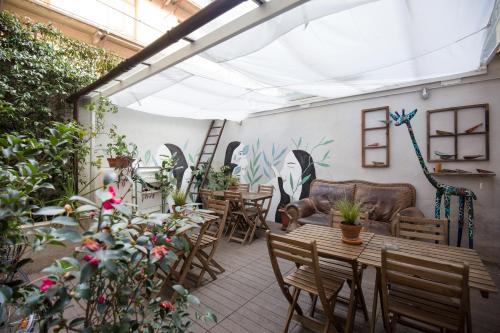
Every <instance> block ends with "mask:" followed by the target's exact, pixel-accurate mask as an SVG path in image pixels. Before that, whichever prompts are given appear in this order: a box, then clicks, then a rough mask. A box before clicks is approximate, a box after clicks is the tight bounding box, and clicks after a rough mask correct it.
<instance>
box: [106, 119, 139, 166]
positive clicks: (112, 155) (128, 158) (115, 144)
mask: <svg viewBox="0 0 500 333" xmlns="http://www.w3.org/2000/svg"><path fill="white" fill-rule="evenodd" d="M109 137H110V139H111V140H112V142H110V143H108V144H107V145H106V154H107V156H108V163H109V166H110V167H111V168H117V169H125V168H128V167H129V166H130V165H131V164H132V163H133V162H134V160H135V157H136V156H137V145H135V144H134V143H132V142H129V143H127V142H126V141H125V139H126V136H125V135H120V134H118V132H116V129H114V128H111V129H110V130H109Z"/></svg>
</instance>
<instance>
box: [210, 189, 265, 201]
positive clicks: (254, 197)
mask: <svg viewBox="0 0 500 333" xmlns="http://www.w3.org/2000/svg"><path fill="white" fill-rule="evenodd" d="M213 195H214V196H216V197H223V196H224V191H214V192H213ZM241 197H242V198H243V200H246V201H258V200H265V199H270V198H272V197H273V195H272V194H271V193H259V192H241Z"/></svg>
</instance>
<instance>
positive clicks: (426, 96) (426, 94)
mask: <svg viewBox="0 0 500 333" xmlns="http://www.w3.org/2000/svg"><path fill="white" fill-rule="evenodd" d="M420 97H421V98H422V99H424V100H425V99H429V97H431V93H430V91H429V90H427V88H425V87H423V88H422V90H421V91H420Z"/></svg>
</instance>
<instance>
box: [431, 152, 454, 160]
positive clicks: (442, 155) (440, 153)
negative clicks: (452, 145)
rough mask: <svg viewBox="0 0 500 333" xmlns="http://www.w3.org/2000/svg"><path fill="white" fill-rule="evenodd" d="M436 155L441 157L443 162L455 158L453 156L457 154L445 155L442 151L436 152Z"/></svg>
mask: <svg viewBox="0 0 500 333" xmlns="http://www.w3.org/2000/svg"><path fill="white" fill-rule="evenodd" d="M434 154H436V155H437V156H439V158H440V159H442V160H449V159H451V158H453V156H455V154H447V153H443V152H440V151H435V152H434Z"/></svg>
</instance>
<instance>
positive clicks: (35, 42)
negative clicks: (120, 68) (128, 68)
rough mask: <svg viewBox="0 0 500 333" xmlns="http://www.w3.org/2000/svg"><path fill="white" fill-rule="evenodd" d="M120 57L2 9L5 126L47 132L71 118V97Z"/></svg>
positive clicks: (0, 107)
mask: <svg viewBox="0 0 500 333" xmlns="http://www.w3.org/2000/svg"><path fill="white" fill-rule="evenodd" d="M120 60H121V59H120V58H118V57H117V56H115V55H113V54H111V53H108V52H106V51H105V50H103V49H99V48H95V47H92V46H90V45H87V44H85V43H82V42H79V41H76V40H73V39H70V38H68V37H66V36H64V35H63V34H61V32H60V31H58V30H57V29H55V28H53V27H52V26H51V25H47V24H42V23H33V22H31V21H30V20H29V19H19V18H18V17H16V16H14V15H12V14H11V13H9V12H7V11H2V12H0V129H1V131H2V132H4V133H5V132H7V133H9V132H18V133H22V134H32V135H35V136H37V137H38V136H42V135H43V134H44V133H46V128H47V127H48V126H49V125H50V124H51V123H52V122H53V121H65V120H68V119H69V118H70V117H71V114H72V106H71V105H69V104H68V103H67V102H66V98H67V97H68V96H69V95H70V94H72V93H73V92H75V91H77V90H78V89H80V88H82V87H84V86H86V85H87V84H89V83H91V82H92V81H94V80H96V79H97V78H99V77H100V76H101V75H103V74H104V73H106V72H108V71H109V70H110V69H111V68H113V67H114V66H116V65H117V64H118V63H119V62H120Z"/></svg>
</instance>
